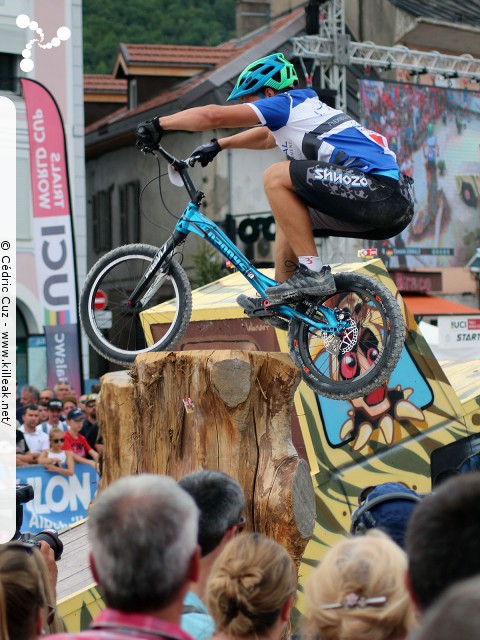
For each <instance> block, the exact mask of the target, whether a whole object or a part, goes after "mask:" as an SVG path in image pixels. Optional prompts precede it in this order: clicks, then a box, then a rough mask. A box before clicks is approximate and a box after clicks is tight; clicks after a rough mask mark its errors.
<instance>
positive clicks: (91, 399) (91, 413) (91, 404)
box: [85, 393, 98, 422]
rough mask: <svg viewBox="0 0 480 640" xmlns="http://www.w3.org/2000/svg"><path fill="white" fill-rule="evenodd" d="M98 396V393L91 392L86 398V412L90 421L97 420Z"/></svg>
mask: <svg viewBox="0 0 480 640" xmlns="http://www.w3.org/2000/svg"><path fill="white" fill-rule="evenodd" d="M97 398H98V395H97V394H96V393H91V394H90V395H88V396H87V397H86V399H85V413H86V415H87V418H88V420H90V422H95V421H96V420H97Z"/></svg>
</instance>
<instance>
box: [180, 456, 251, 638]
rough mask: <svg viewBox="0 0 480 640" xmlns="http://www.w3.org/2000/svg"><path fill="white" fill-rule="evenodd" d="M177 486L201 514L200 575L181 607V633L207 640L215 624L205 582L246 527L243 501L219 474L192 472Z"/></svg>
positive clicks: (230, 481)
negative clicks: (212, 569) (227, 547)
mask: <svg viewBox="0 0 480 640" xmlns="http://www.w3.org/2000/svg"><path fill="white" fill-rule="evenodd" d="M178 484H179V485H180V486H181V487H182V489H184V490H185V491H186V492H187V493H188V494H189V495H191V496H192V498H193V499H194V500H195V504H196V505H197V507H198V509H199V511H200V519H199V523H198V544H199V545H200V550H201V560H200V575H199V579H198V582H197V583H195V584H194V585H192V589H191V591H189V592H188V593H187V596H186V598H185V601H184V603H183V604H184V609H183V615H182V629H183V630H184V631H186V632H187V633H189V634H190V635H191V636H192V637H193V638H196V639H197V640H206V638H210V637H211V636H212V635H213V634H214V632H215V623H214V622H213V619H212V618H211V616H209V615H208V612H207V609H206V607H205V605H204V603H203V598H204V595H205V587H206V583H207V578H208V575H209V573H210V569H211V568H212V564H213V563H214V561H215V560H216V558H217V557H218V556H219V555H220V553H221V551H222V550H223V548H224V547H225V545H226V544H227V542H228V541H229V540H231V539H232V538H233V537H234V536H235V535H236V534H237V533H238V532H240V531H242V530H243V529H244V527H245V518H242V513H243V510H244V507H245V498H244V496H243V491H242V489H241V487H240V485H239V484H238V482H237V481H236V480H234V479H233V478H232V477H231V476H229V475H227V474H226V473H223V472H222V471H208V470H204V469H201V470H199V471H194V472H193V473H190V474H188V475H186V476H184V477H183V478H182V479H181V480H180V481H179V483H178Z"/></svg>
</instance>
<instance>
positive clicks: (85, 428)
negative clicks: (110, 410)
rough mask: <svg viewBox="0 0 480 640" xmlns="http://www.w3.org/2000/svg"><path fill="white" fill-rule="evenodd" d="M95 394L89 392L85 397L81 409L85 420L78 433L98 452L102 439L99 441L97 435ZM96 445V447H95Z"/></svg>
mask: <svg viewBox="0 0 480 640" xmlns="http://www.w3.org/2000/svg"><path fill="white" fill-rule="evenodd" d="M97 398H98V396H97V394H96V393H91V394H90V395H88V396H87V397H86V399H85V408H84V410H83V412H84V414H85V416H86V417H85V420H84V421H83V424H82V429H81V431H80V433H81V434H82V436H84V437H85V438H86V440H87V442H88V444H89V445H90V446H91V447H92V449H95V451H98V452H100V451H101V449H103V440H102V441H100V442H99V435H98V422H97ZM97 447H98V448H97Z"/></svg>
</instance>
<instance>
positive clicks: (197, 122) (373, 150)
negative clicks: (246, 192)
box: [137, 53, 413, 328]
mask: <svg viewBox="0 0 480 640" xmlns="http://www.w3.org/2000/svg"><path fill="white" fill-rule="evenodd" d="M297 84H298V77H297V74H296V72H295V68H294V66H293V65H292V64H291V63H290V62H289V61H288V60H286V58H285V57H284V55H283V54H282V53H274V54H272V55H269V56H266V57H264V58H260V59H259V60H256V61H255V62H253V63H252V64H250V65H248V66H247V67H246V68H245V69H244V70H243V71H242V73H241V74H240V75H239V77H238V80H237V82H236V85H235V87H234V89H233V91H232V92H231V94H230V96H229V97H228V99H227V100H236V99H238V100H240V102H241V103H242V104H239V105H235V106H219V105H207V106H203V107H194V108H191V109H186V110H184V111H180V112H177V113H175V114H172V115H168V116H161V117H158V118H153V120H149V121H147V122H143V123H141V124H139V125H138V127H137V146H138V147H139V148H140V149H141V150H143V151H145V152H148V151H151V150H152V149H154V148H155V147H156V146H157V145H158V143H159V142H160V140H161V137H162V135H163V133H164V132H165V131H169V130H183V131H208V130H211V129H217V128H228V127H232V128H233V127H235V128H238V127H249V128H248V129H247V130H246V131H242V132H241V133H237V134H234V135H232V136H229V137H226V138H221V139H220V140H217V139H213V140H211V142H208V143H206V144H202V145H200V146H199V147H197V148H196V149H195V150H194V152H193V153H192V155H197V156H199V157H200V161H201V164H202V166H204V167H205V166H206V165H207V164H208V163H209V162H211V161H212V160H213V159H214V158H215V156H216V155H217V154H218V153H219V152H220V151H222V150H224V149H260V150H261V149H271V148H274V147H275V146H278V147H279V148H280V149H281V150H282V151H283V152H284V153H285V155H286V157H287V160H288V162H284V161H283V162H278V163H276V164H273V165H272V166H270V167H269V168H268V169H267V170H266V171H265V174H264V187H265V192H266V195H267V198H268V201H269V204H270V207H271V209H272V213H273V215H274V217H275V221H276V223H277V224H276V226H277V230H276V244H275V266H276V271H275V277H276V279H277V281H279V282H280V283H281V284H278V285H276V286H274V287H269V288H267V290H266V295H267V296H268V298H269V301H270V303H272V304H280V303H282V302H292V301H296V300H300V299H301V298H303V297H304V296H305V295H312V296H317V295H324V294H330V293H334V292H335V282H334V279H333V276H332V274H331V272H330V267H328V266H326V265H323V264H322V261H321V259H320V258H319V256H318V253H317V249H316V246H315V241H314V235H313V229H315V230H319V231H321V233H322V234H324V235H330V236H342V237H354V238H365V239H372V240H376V239H385V238H391V237H393V236H395V235H397V234H398V233H400V232H401V231H403V229H405V227H406V226H407V225H408V224H409V223H410V221H411V218H412V215H413V199H412V198H411V197H408V195H409V194H408V191H409V190H408V189H406V188H403V187H404V182H403V180H402V181H401V182H400V181H399V177H400V175H399V168H398V164H397V162H396V157H395V154H394V153H393V151H391V150H390V149H389V148H388V144H387V141H386V139H385V138H384V137H383V136H382V135H380V134H378V133H375V132H373V131H370V130H368V129H365V128H364V127H362V126H361V125H360V124H359V123H358V122H356V121H355V120H353V119H352V118H350V117H349V116H347V115H346V114H345V113H343V112H342V111H339V110H337V109H333V108H331V107H329V106H327V105H326V104H324V103H323V102H321V101H320V100H319V98H318V96H317V94H316V93H315V91H313V90H312V89H296V88H295V87H296V86H297ZM401 186H402V188H401ZM289 262H294V263H295V264H296V263H297V262H298V267H297V270H296V273H295V274H294V275H292V273H291V272H289V271H288V269H286V268H285V266H286V265H288V263H289ZM237 301H238V302H239V304H240V305H241V306H242V307H243V308H244V309H245V310H246V312H247V314H249V315H253V314H254V315H258V311H261V310H262V309H263V300H262V299H260V298H248V297H247V296H240V297H239V298H238V299H237ZM268 315H270V314H268ZM265 316H267V312H265ZM270 317H271V316H270ZM263 319H265V320H267V318H266V317H265V318H263ZM275 320H276V321H277V323H278V321H279V320H280V319H278V318H272V321H271V322H270V323H271V324H273V323H274V321H275ZM267 321H268V320H267ZM280 322H281V324H282V328H287V326H288V325H287V323H286V322H284V321H280Z"/></svg>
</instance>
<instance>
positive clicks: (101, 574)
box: [88, 474, 199, 613]
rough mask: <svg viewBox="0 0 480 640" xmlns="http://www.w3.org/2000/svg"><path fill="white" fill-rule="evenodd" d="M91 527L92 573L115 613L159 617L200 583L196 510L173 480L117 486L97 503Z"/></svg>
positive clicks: (142, 479)
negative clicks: (146, 614)
mask: <svg viewBox="0 0 480 640" xmlns="http://www.w3.org/2000/svg"><path fill="white" fill-rule="evenodd" d="M88 528H89V537H90V542H91V545H92V569H93V572H94V575H95V577H96V579H97V581H98V583H99V584H100V586H101V588H102V591H103V593H104V597H105V602H106V604H107V606H109V607H112V608H113V609H116V610H119V611H126V612H127V611H130V612H138V613H149V612H159V611H161V610H162V609H164V608H165V607H166V606H169V605H170V604H172V603H174V602H177V601H179V602H182V601H183V597H184V596H185V594H186V592H187V590H188V587H189V582H190V580H194V581H195V580H196V579H197V574H198V563H199V559H198V546H197V529H198V509H197V507H196V505H195V502H194V501H193V499H192V498H191V497H190V496H189V495H188V494H187V493H186V492H185V491H183V489H181V488H180V487H179V486H178V484H177V483H176V482H175V481H174V480H172V479H171V478H168V477H166V476H158V475H150V474H145V475H137V476H128V477H126V478H122V479H121V480H118V481H117V482H115V483H113V484H112V485H110V486H109V487H108V488H107V489H106V490H105V491H103V492H102V493H101V494H100V497H99V498H98V500H97V501H96V502H95V503H94V505H93V507H92V509H91V511H90V514H89V518H88ZM179 610H180V611H181V608H180V609H179Z"/></svg>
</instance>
